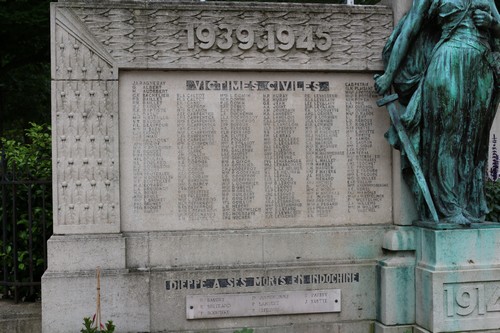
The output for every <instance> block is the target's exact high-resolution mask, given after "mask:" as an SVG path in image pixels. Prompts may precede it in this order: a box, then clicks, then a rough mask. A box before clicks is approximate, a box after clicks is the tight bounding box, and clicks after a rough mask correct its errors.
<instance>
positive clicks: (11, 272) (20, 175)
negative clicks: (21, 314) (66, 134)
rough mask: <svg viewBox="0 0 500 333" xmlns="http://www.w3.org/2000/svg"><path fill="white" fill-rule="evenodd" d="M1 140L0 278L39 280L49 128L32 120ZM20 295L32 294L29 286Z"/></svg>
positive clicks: (47, 199) (47, 222)
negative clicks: (15, 134)
mask: <svg viewBox="0 0 500 333" xmlns="http://www.w3.org/2000/svg"><path fill="white" fill-rule="evenodd" d="M0 144H1V153H2V163H1V165H0V175H1V180H2V188H1V190H2V192H3V194H2V203H1V206H0V222H1V223H2V224H4V223H5V226H4V228H5V233H4V232H3V231H4V229H2V237H1V238H0V258H1V259H2V261H1V265H0V272H1V278H2V279H3V280H5V279H7V280H8V281H11V282H12V281H14V280H15V281H17V282H30V281H38V282H39V281H40V279H41V276H42V274H43V272H44V270H45V267H46V263H45V259H44V258H45V253H46V240H47V238H48V237H49V236H50V234H51V232H52V196H51V173H52V167H51V136H50V128H49V126H46V125H37V124H34V123H31V127H30V128H28V129H27V130H26V133H25V137H24V138H14V139H12V138H9V139H7V138H0ZM14 249H16V251H15V252H16V254H17V264H16V262H15V258H14V257H15V256H14ZM30 249H31V251H30ZM4 265H5V266H4ZM16 266H17V267H16ZM4 267H5V268H4ZM15 268H17V270H16V269H15ZM0 292H1V293H2V294H4V296H5V295H8V296H10V295H12V293H13V289H12V288H8V287H2V289H0ZM19 296H20V297H26V296H30V297H31V298H34V297H35V292H34V289H33V288H25V289H23V290H21V294H20V295H19Z"/></svg>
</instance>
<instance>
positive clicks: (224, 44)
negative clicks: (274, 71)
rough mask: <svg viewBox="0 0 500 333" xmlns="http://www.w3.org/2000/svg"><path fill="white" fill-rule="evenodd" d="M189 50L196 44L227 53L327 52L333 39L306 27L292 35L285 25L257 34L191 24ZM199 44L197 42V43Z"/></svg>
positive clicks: (242, 28)
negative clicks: (234, 47) (247, 51)
mask: <svg viewBox="0 0 500 333" xmlns="http://www.w3.org/2000/svg"><path fill="white" fill-rule="evenodd" d="M187 32H188V33H187V39H188V40H187V42H188V45H187V47H188V49H189V50H194V48H195V45H196V44H197V45H198V46H199V47H200V49H202V50H208V49H211V48H213V47H217V48H219V49H220V50H229V49H230V48H232V47H233V45H236V46H237V47H238V48H239V49H241V50H250V49H251V48H252V47H253V46H254V45H256V46H257V48H258V49H259V50H264V49H266V50H268V51H274V50H276V48H278V49H280V50H283V51H288V50H291V49H292V48H293V47H295V48H296V49H303V50H308V51H312V50H314V49H315V48H317V49H318V50H320V51H327V50H329V49H330V48H331V47H332V39H331V37H330V35H329V34H328V31H327V30H326V29H325V28H323V27H317V28H315V29H313V27H310V26H309V27H305V28H304V29H302V30H301V31H300V32H295V31H294V30H293V29H292V28H291V27H289V26H286V25H277V26H274V25H273V26H267V27H266V28H265V30H264V31H263V32H262V31H259V34H257V33H256V31H255V30H254V29H253V28H252V27H251V26H249V25H245V24H244V25H239V26H231V25H228V24H220V25H215V24H200V25H199V26H196V27H195V26H194V25H192V24H190V25H189V26H188V28H187ZM197 42H198V43H197Z"/></svg>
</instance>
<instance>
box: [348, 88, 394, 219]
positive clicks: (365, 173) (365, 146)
mask: <svg viewBox="0 0 500 333" xmlns="http://www.w3.org/2000/svg"><path fill="white" fill-rule="evenodd" d="M345 88H346V129H347V157H348V158H347V163H348V168H347V182H348V211H349V212H360V213H366V212H376V211H377V210H378V209H379V208H380V202H381V201H382V200H383V199H384V195H383V194H380V193H379V191H378V190H377V188H378V187H386V186H387V184H377V183H376V182H377V180H378V168H377V166H376V163H377V161H378V160H379V159H380V155H374V154H373V153H372V148H373V144H372V142H373V141H374V135H375V131H374V130H373V117H374V114H373V106H372V101H373V98H374V97H375V96H374V91H373V88H372V87H371V86H370V85H369V84H368V83H366V82H352V83H347V84H346V87H345Z"/></svg>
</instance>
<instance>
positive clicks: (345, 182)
mask: <svg viewBox="0 0 500 333" xmlns="http://www.w3.org/2000/svg"><path fill="white" fill-rule="evenodd" d="M373 91H374V90H373V87H372V78H371V76H370V75H366V74H364V75H363V74H349V75H346V74H338V73H337V74H310V73H295V74H290V73H287V74H284V73H252V74H250V73H243V74H242V73H235V72H227V73H210V72H185V73H181V72H168V73H167V72H155V73H152V72H125V73H123V74H120V96H121V98H120V110H121V117H120V128H121V132H120V133H121V135H120V164H121V179H122V181H121V186H122V230H123V231H147V230H189V229H240V228H241V229H248V228H264V227H266V228H272V227H305V226H310V227H312V226H330V225H343V224H349V225H355V224H364V225H366V224H387V223H389V222H390V221H391V219H392V210H391V204H392V200H391V191H392V183H391V173H390V171H391V167H390V154H391V152H390V149H389V146H388V145H386V144H385V142H384V138H383V133H384V132H385V131H386V129H387V127H388V126H389V122H388V118H387V115H386V114H385V113H382V112H381V113H378V112H376V111H375V109H374V108H373V105H374V103H375V99H376V95H374V93H373Z"/></svg>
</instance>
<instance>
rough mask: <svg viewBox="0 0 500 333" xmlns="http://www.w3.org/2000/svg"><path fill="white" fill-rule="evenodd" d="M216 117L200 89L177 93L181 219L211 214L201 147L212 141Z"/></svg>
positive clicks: (212, 203)
mask: <svg viewBox="0 0 500 333" xmlns="http://www.w3.org/2000/svg"><path fill="white" fill-rule="evenodd" d="M215 137H216V121H215V116H214V113H213V112H212V111H209V110H207V107H206V102H205V94H204V93H193V94H177V148H178V174H179V176H178V177H179V179H178V197H179V202H178V207H179V219H181V220H207V219H208V220H210V219H213V218H214V217H215V213H216V211H217V210H216V208H215V201H216V199H215V197H214V196H213V195H212V194H211V192H210V181H209V175H208V162H209V159H210V158H211V157H210V156H208V154H207V153H206V152H205V148H206V147H208V146H213V145H215Z"/></svg>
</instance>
